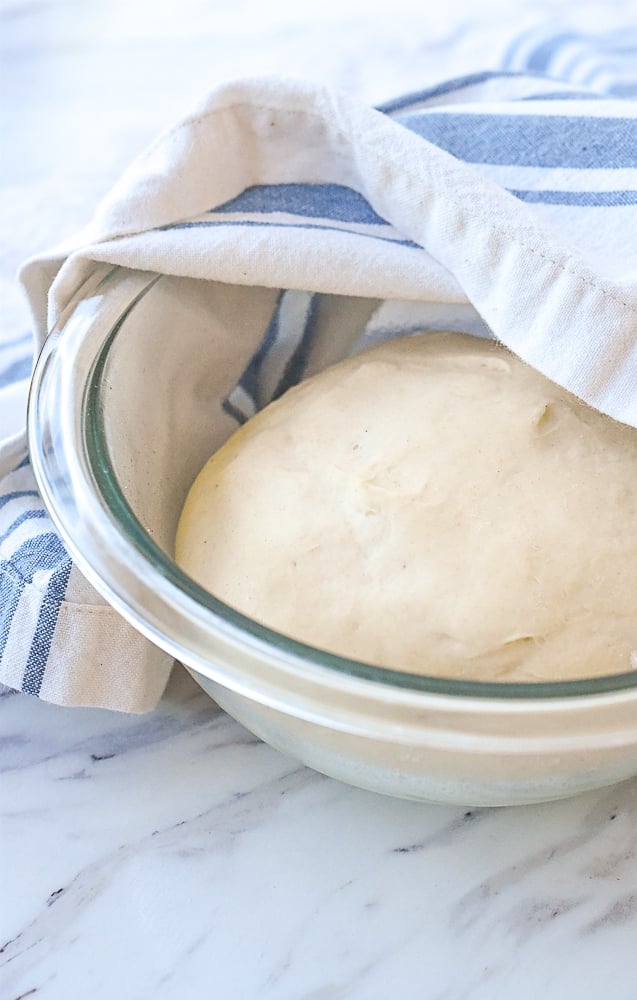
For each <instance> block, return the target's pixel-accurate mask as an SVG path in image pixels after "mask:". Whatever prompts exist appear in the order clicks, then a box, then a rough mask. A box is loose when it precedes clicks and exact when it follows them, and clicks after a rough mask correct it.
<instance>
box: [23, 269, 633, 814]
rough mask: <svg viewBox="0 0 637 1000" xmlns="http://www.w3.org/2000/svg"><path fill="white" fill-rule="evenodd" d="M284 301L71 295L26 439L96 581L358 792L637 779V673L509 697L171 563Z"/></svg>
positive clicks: (519, 796)
mask: <svg viewBox="0 0 637 1000" xmlns="http://www.w3.org/2000/svg"><path fill="white" fill-rule="evenodd" d="M274 295H275V292H274V291H273V290H270V289H247V288H238V287H233V286H228V285H217V284H215V283H209V282H198V281H194V280H191V279H183V278H167V277H159V276H157V275H153V274H149V273H144V272H133V271H125V270H122V269H119V268H109V267H106V266H102V267H98V268H96V270H95V272H94V273H93V274H91V276H90V277H89V278H88V280H87V281H86V282H85V284H84V285H83V287H82V288H81V289H80V290H79V291H78V293H77V296H76V298H75V300H74V302H73V303H72V304H71V306H70V307H69V309H68V310H67V311H66V313H65V315H64V316H63V317H62V318H61V321H60V323H59V324H58V326H57V328H56V329H55V330H53V331H52V333H51V335H50V337H49V339H48V340H47V343H46V345H45V347H44V349H43V352H42V355H41V357H40V360H39V362H38V365H37V368H36V372H35V376H34V379H33V384H32V389H31V397H30V402H29V441H30V449H31V456H32V462H33V466H34V470H35V474H36V476H37V479H38V483H39V486H40V489H41V491H42V495H43V497H44V500H45V503H46V504H47V507H48V508H49V510H50V512H51V515H52V517H53V519H54V521H55V523H56V525H57V527H58V529H59V531H60V534H61V535H62V537H63V539H64V541H65V543H66V545H67V546H68V548H69V550H70V551H71V553H72V555H73V556H74V558H75V559H76V561H77V563H78V564H79V566H80V568H81V569H82V570H83V572H84V573H85V574H86V576H87V577H88V578H89V579H90V580H91V582H92V583H93V584H94V585H95V587H96V588H97V589H98V590H99V591H100V592H101V593H102V594H103V595H104V596H105V597H106V598H107V599H108V600H109V601H110V602H111V604H112V605H113V606H114V607H115V608H117V609H118V610H119V611H120V612H121V614H122V615H123V616H124V617H125V618H126V619H128V621H130V622H131V623H132V624H133V625H134V626H135V627H136V628H137V629H139V631H141V632H142V633H143V634H144V635H146V636H147V637H148V638H149V639H150V640H152V641H153V642H154V643H156V644H157V645H158V646H160V647H162V648H163V649H164V650H166V651H167V652H169V653H170V654H172V655H174V656H175V657H176V658H177V659H179V660H180V661H181V662H182V663H184V664H185V665H186V667H187V668H188V669H189V670H190V671H191V673H192V674H193V676H194V677H195V678H196V680H197V681H198V682H199V683H200V684H201V686H202V687H203V688H204V689H205V690H206V691H207V692H209V694H210V695H211V696H212V697H213V698H214V699H215V700H216V701H217V702H218V703H219V704H220V705H221V706H222V707H223V708H225V709H226V710H227V711H228V712H229V713H230V714H231V715H232V716H234V717H235V718H236V719H238V720H239V721H240V722H242V723H243V724H244V725H245V726H246V727H247V728H248V729H250V730H252V731H253V732H254V733H255V734H257V735H258V736H260V737H261V738H262V739H264V740H266V741H267V742H268V743H270V744H272V745H273V746H275V747H277V748H279V749H280V750H282V751H284V752H285V753H288V754H290V755H291V756H293V757H296V758H298V759H299V760H301V761H303V762H305V763H306V764H308V765H310V766H311V767H314V768H316V769H317V770H319V771H323V772H325V773H326V774H330V775H332V776H335V777H337V778H340V779H342V780H345V781H348V782H350V783H352V784H355V785H358V786H361V787H365V788H370V789H374V790H376V791H380V792H384V793H388V794H391V795H398V796H402V797H408V798H414V799H421V800H426V801H439V802H455V803H462V804H466V805H504V804H509V803H526V802H538V801H543V800H547V799H552V798H561V797H564V796H568V795H573V794H576V793H578V792H580V791H583V790H585V789H590V788H594V787H598V786H601V785H604V784H610V783H612V782H615V781H619V780H621V779H623V778H626V777H629V776H632V775H634V774H637V674H635V673H629V674H619V675H616V676H605V677H600V678H595V679H592V680H579V681H566V682H560V683H542V684H507V683H479V682H468V681H454V680H446V679H442V678H440V677H429V676H426V675H424V676H416V675H413V674H406V673H401V672H399V671H392V670H386V669H382V668H379V667H375V666H371V665H369V664H365V663H358V662H354V661H352V660H347V659H344V658H342V657H338V656H333V655H330V654H328V653H325V652H322V651H320V650H318V649H314V648H312V647H310V646H306V645H304V644H303V643H300V642H295V641H293V640H291V639H289V638H287V637H285V636H283V635H280V634H278V633H276V632H274V631H272V630H270V629H267V628H264V627H263V626H261V625H259V624H258V623H256V622H254V621H252V620H250V619H248V618H246V617H245V616H243V615H241V614H239V613H238V612H236V611H234V610H233V609H232V608H230V607H228V606H227V605H225V604H224V603H223V602H221V601H219V600H217V599H216V598H214V597H213V596H212V595H211V594H209V593H207V592H206V591H204V590H203V589H202V588H201V587H199V586H198V585H197V584H196V583H194V582H193V581H192V580H191V579H190V578H189V577H187V576H186V575H185V574H184V573H183V572H182V571H181V570H180V569H179V567H178V566H177V565H176V564H175V562H174V561H173V559H172V546H173V540H174V535H175V530H176V525H177V520H178V517H179V512H180V510H181V506H182V503H183V500H184V498H185V496H186V493H187V490H188V488H189V486H190V484H191V482H192V480H193V479H194V476H195V474H196V473H197V472H198V470H199V468H200V467H201V466H202V465H203V463H204V461H205V460H206V459H207V458H208V457H209V455H210V453H211V452H212V451H213V450H214V448H215V447H217V446H218V445H220V444H221V443H222V442H223V440H225V438H226V437H227V436H228V434H229V433H231V431H232V430H233V429H234V424H233V423H232V421H231V420H230V418H229V417H228V416H227V415H226V414H225V413H224V411H223V409H222V407H221V401H222V399H223V398H224V396H225V394H226V393H227V392H228V390H229V389H230V388H231V387H232V385H234V383H235V382H236V379H237V377H238V375H239V373H240V371H241V370H242V368H243V366H244V365H245V363H246V361H247V359H248V358H249V357H250V355H251V354H252V352H253V351H254V349H255V346H256V344H257V340H258V336H259V334H260V331H262V330H263V329H264V326H265V322H266V320H267V316H268V315H269V312H270V310H271V308H272V303H273V300H274ZM388 628H391V622H389V623H388ZM426 657H427V650H423V660H424V661H425V662H426Z"/></svg>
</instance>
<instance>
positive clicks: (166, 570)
mask: <svg viewBox="0 0 637 1000" xmlns="http://www.w3.org/2000/svg"><path fill="white" fill-rule="evenodd" d="M147 277H148V275H147ZM152 277H156V276H152ZM158 280H162V278H161V277H160V278H159V279H158ZM154 284H155V280H153V281H151V282H150V283H149V284H148V286H147V288H146V289H145V291H144V292H143V295H145V294H146V292H148V291H149V290H150V289H151V288H152V285H154ZM106 294H108V292H106ZM140 297H142V296H138V298H137V299H136V301H138V300H139V298H140ZM134 305H135V303H133V304H132V307H131V308H134ZM128 311H130V310H128ZM128 311H127V313H126V315H128ZM122 326H123V323H122V322H118V323H115V324H114V325H113V326H112V328H111V329H110V330H109V332H108V335H107V336H106V337H105V339H104V340H103V342H102V343H101V344H100V347H99V350H98V351H97V353H96V354H95V356H94V360H93V364H92V368H91V373H90V378H89V379H88V382H87V384H86V386H85V391H84V393H83V400H82V414H81V431H82V436H83V440H84V444H85V448H86V452H85V458H86V461H87V465H88V469H89V471H90V474H91V478H92V479H93V482H94V485H95V487H96V489H97V490H98V492H99V494H100V496H101V499H102V501H103V502H104V504H105V505H106V507H107V508H108V511H109V513H110V515H111V517H112V519H113V521H114V522H115V524H116V525H117V527H118V530H119V531H120V532H122V533H123V535H124V536H125V537H126V539H127V540H128V542H129V543H130V544H132V545H133V547H134V548H135V549H136V550H137V552H138V553H139V554H140V555H141V556H142V558H143V560H144V561H145V562H146V564H147V565H148V567H149V570H151V571H152V572H154V573H157V574H159V576H160V577H161V578H162V580H163V581H164V582H165V583H167V584H168V585H169V586H170V588H171V590H172V591H173V593H174V595H175V596H176V598H177V600H178V599H179V596H180V595H181V596H182V597H184V598H186V599H187V601H188V602H190V601H194V602H196V603H197V604H198V605H199V606H200V607H201V608H203V609H205V610H206V611H207V612H208V614H209V617H210V625H211V627H212V628H214V626H215V622H217V623H219V621H220V622H222V623H223V624H224V626H225V627H226V628H228V627H229V628H230V629H231V630H232V632H233V633H234V634H235V638H238V639H242V638H243V639H244V640H247V639H248V637H250V638H251V639H256V640H257V641H258V642H259V643H260V644H265V645H266V646H267V647H269V648H271V649H272V650H273V651H275V650H276V651H278V652H279V653H281V652H282V653H283V654H287V655H291V656H292V657H294V658H295V660H297V661H298V660H299V659H301V660H304V661H306V662H308V663H310V664H312V665H313V666H317V667H320V668H324V669H327V670H329V671H332V672H336V673H337V674H339V675H341V676H343V675H345V676H348V677H350V678H359V679H361V680H364V681H371V682H374V683H375V684H379V685H384V686H385V687H388V688H392V689H396V688H398V689H402V690H403V691H404V692H405V693H407V692H408V691H412V692H414V693H421V694H433V695H445V696H451V697H452V698H460V699H466V698H470V699H475V698H477V699H491V700H499V701H502V700H504V701H510V702H513V701H525V702H529V701H536V700H543V699H556V698H559V699H564V698H582V697H590V696H593V695H603V694H610V693H618V692H621V691H625V692H629V691H631V690H634V689H637V672H622V673H618V674H608V675H602V676H600V677H587V678H578V679H572V680H559V681H538V682H512V681H475V680H466V679H457V678H447V677H441V676H432V675H427V674H414V673H408V672H406V671H401V670H395V669H390V668H387V667H381V666H377V665H375V664H370V663H366V662H364V661H359V660H355V659H350V658H348V657H344V656H339V655H337V654H335V653H330V652H327V651H324V650H321V649H319V648H317V647H315V646H312V645H309V644H307V643H304V642H301V641H300V640H297V639H292V638H290V637H288V636H286V635H284V634H283V633H280V632H278V631H276V630H275V629H271V628H269V627H268V626H266V625H262V624H261V623H259V622H257V621H255V620H254V619H252V618H250V617H248V616H246V615H244V614H242V613H241V612H239V611H237V610H236V609H234V608H232V607H231V606H230V605H228V604H226V603H225V602H223V601H221V600H220V599H219V598H217V597H215V596H214V595H213V594H211V593H210V592H208V591H207V590H205V589H204V588H203V587H201V586H200V585H199V584H197V583H196V582H195V581H194V580H193V579H192V578H190V577H189V576H188V575H187V574H186V573H185V572H184V571H183V570H182V569H181V568H180V567H179V566H178V565H177V563H176V562H175V561H174V559H172V558H171V557H170V556H168V555H167V554H166V553H165V552H164V551H163V550H162V549H161V548H160V546H159V545H157V543H156V542H155V541H154V540H153V539H152V537H151V536H150V535H149V534H148V532H147V531H146V530H145V529H144V527H143V525H142V524H141V522H140V521H139V520H138V518H137V517H136V515H135V513H134V511H133V510H132V508H131V507H130V505H129V504H128V502H127V500H126V498H125V496H124V494H123V492H122V490H121V488H120V486H119V482H118V479H117V475H116V473H115V470H114V468H113V464H112V462H111V458H110V454H109V449H108V444H107V434H106V428H105V426H104V420H103V417H104V407H103V405H102V377H103V375H104V373H105V370H106V368H107V365H108V361H109V357H110V352H111V350H112V349H113V346H114V344H115V343H116V340H117V337H118V335H119V333H120V331H121V329H122Z"/></svg>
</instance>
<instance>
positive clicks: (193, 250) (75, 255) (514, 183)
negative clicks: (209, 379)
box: [0, 42, 637, 711]
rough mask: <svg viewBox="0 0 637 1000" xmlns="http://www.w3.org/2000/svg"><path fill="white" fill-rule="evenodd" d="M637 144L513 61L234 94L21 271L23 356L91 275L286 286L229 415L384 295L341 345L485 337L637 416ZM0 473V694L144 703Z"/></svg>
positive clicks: (186, 124)
mask: <svg viewBox="0 0 637 1000" xmlns="http://www.w3.org/2000/svg"><path fill="white" fill-rule="evenodd" d="M538 44H539V45H541V44H544V43H542V42H540V43H538ZM512 58H513V56H512ZM622 87H623V90H622V93H626V92H627V91H626V81H625V79H622ZM636 130H637V101H633V100H632V99H630V98H629V97H621V98H617V97H614V96H613V95H612V94H610V95H609V94H607V95H604V94H602V93H601V92H597V91H595V90H592V89H591V88H589V87H586V86H584V85H583V84H582V83H581V82H579V81H575V82H573V81H570V80H557V79H555V78H552V77H546V76H541V75H536V74H534V73H524V72H518V71H516V70H507V71H506V72H497V73H495V72H490V73H483V74H477V75H473V76H471V77H466V78H463V79H459V80H458V79H457V80H454V81H451V82H448V83H444V84H441V85H440V86H438V87H435V88H432V89H429V90H428V91H426V92H422V93H419V94H412V95H409V96H407V97H405V98H402V99H399V100H396V101H392V102H391V103H390V104H388V105H386V106H385V107H382V108H380V109H372V108H370V107H368V106H366V105H365V104H363V103H362V102H360V101H358V100H357V99H354V98H352V97H350V96H348V95H344V94H341V93H336V92H334V91H332V90H330V89H329V88H325V87H321V86H318V85H316V84H314V83H309V82H306V81H300V80H284V79H273V78H265V79H255V80H240V81H237V82H234V83H229V84H227V85H225V86H223V87H220V88H218V89H216V90H215V91H214V92H213V93H212V94H211V95H210V96H209V97H208V98H207V99H206V100H205V101H204V102H203V103H202V104H201V106H200V107H199V108H197V109H196V110H195V112H194V113H193V114H192V115H191V116H189V117H188V118H186V119H185V120H184V121H182V122H180V123H179V124H178V125H176V126H175V127H174V128H173V129H171V130H170V131H169V132H167V133H166V134H165V135H163V136H161V137H160V138H159V139H158V140H157V142H156V143H155V144H154V145H153V146H152V147H151V148H150V149H149V150H148V151H147V153H145V154H144V155H143V156H142V157H140V158H139V159H138V160H137V161H136V162H135V163H134V164H133V165H132V166H131V168H130V169H129V170H128V171H127V173H126V174H125V175H124V176H123V177H122V179H121V181H120V182H119V183H118V184H117V186H116V187H115V188H114V190H113V191H112V192H111V194H110V195H109V196H108V197H107V198H106V200H105V201H104V202H103V203H102V204H101V205H100V206H99V207H98V209H97V211H96V214H95V217H94V219H93V222H92V223H91V224H90V226H89V227H88V228H87V229H86V230H85V231H84V232H83V233H82V234H80V235H79V236H78V238H77V239H76V240H74V241H72V243H71V244H70V245H68V246H65V247H61V248H59V249H58V250H57V251H55V252H53V253H51V254H46V255H42V256H40V257H38V258H36V259H33V260H31V261H29V262H27V264H26V265H25V266H24V268H23V270H22V281H23V283H24V287H25V289H26V292H27V295H28V297H29V301H30V304H31V308H32V312H33V317H34V329H35V339H36V346H37V345H39V344H41V343H42V342H43V340H44V338H45V337H46V332H47V330H49V329H51V327H52V326H53V325H54V324H55V322H56V320H57V319H58V317H59V316H60V314H61V312H62V311H63V310H64V308H65V307H66V306H67V305H68V303H69V302H70V301H71V300H72V298H73V296H74V293H75V292H76V290H77V289H78V287H79V286H80V285H81V284H82V282H83V280H84V279H85V278H86V277H87V275H88V274H89V273H90V271H91V269H92V268H93V267H94V266H95V262H104V263H109V264H117V265H120V266H122V267H131V268H139V269H143V270H150V271H157V272H161V273H166V274H177V275H187V276H191V277H195V278H199V279H201V280H218V281H224V282H231V283H234V284H240V285H261V286H268V287H272V288H277V289H280V290H281V291H280V295H279V297H278V300H277V304H276V306H275V309H274V313H273V315H272V318H271V321H270V324H269V326H268V328H267V330H264V337H263V343H262V345H261V347H260V348H259V350H258V351H257V354H256V355H255V356H254V358H253V359H252V361H251V363H250V365H249V366H248V368H247V369H246V371H245V372H244V373H243V375H242V377H241V380H240V381H239V383H238V384H237V386H236V388H235V390H234V392H233V393H231V394H230V396H229V397H228V400H227V401H226V408H227V409H228V412H230V413H232V415H233V416H234V417H235V419H236V420H237V422H241V421H242V420H244V419H245V418H246V417H247V416H249V415H250V414H251V413H252V412H253V411H254V410H255V409H256V408H258V407H260V406H262V405H264V403H266V402H267V401H268V399H269V398H272V396H274V395H278V394H280V392H281V391H283V390H284V389H285V388H286V387H287V386H288V385H292V384H294V382H296V381H298V380H299V379H300V378H302V377H303V374H304V358H305V357H306V355H307V346H308V340H309V339H311V337H312V332H313V327H312V313H313V309H312V303H313V300H314V297H315V296H316V295H322V294H338V295H346V296H347V295H356V296H369V297H371V298H374V299H383V300H384V301H383V302H382V304H381V305H380V306H378V308H377V309H375V311H374V313H373V315H372V316H371V319H369V321H368V323H367V324H366V326H365V328H364V329H362V330H361V331H360V337H359V338H358V341H357V342H356V344H355V347H354V349H360V347H361V346H365V344H367V343H374V342H376V341H378V340H381V339H385V338H387V337H390V336H395V335H397V334H400V333H404V332H409V331H411V330H413V329H416V328H418V329H423V328H424V329H427V328H430V329H431V328H438V329H440V328H451V329H464V330H467V331H469V332H473V333H476V334H477V335H482V336H494V337H497V338H498V339H499V340H501V341H502V342H503V343H505V344H506V345H507V346H509V347H510V348H511V349H512V350H513V351H515V352H516V353H517V354H519V355H520V356H521V357H522V358H524V359H525V360H526V361H527V362H529V363H530V364H532V365H534V366H535V367H536V368H538V369H539V370H540V371H542V372H543V373H544V374H546V375H547V376H548V377H550V378H552V379H554V380H555V381H557V382H560V383H561V384H563V385H565V386H567V387H568V388H569V389H570V390H571V391H573V392H574V393H576V394H577V395H579V396H580V397H581V398H583V399H585V400H586V401H587V402H588V403H590V404H591V405H593V406H595V407H597V408H599V409H601V410H603V411H604V412H606V413H608V414H610V415H611V416H613V417H615V418H616V419H619V420H622V421H625V422H627V423H630V424H633V425H635V426H637V391H635V376H636V375H637V335H636V334H637V225H636V223H637V142H636V141H635V139H636V137H637V131H636ZM23 347H24V345H23V344H21V343H20V341H16V343H14V344H11V343H10V344H8V345H7V344H5V345H4V346H3V348H2V353H0V388H1V387H2V385H3V383H6V385H7V386H8V385H9V384H10V383H11V382H13V380H14V375H15V374H16V373H17V375H18V376H24V374H25V372H24V365H25V362H24V353H23ZM3 372H4V374H2V373H3ZM0 476H2V478H1V479H0V681H2V682H3V683H5V684H7V685H9V686H11V687H14V688H16V689H19V690H22V691H25V692H27V693H30V694H34V695H37V696H39V697H42V698H45V699H47V700H50V701H54V702H56V703H59V704H81V705H99V706H103V707H108V708H114V709H120V710H126V711H143V710H147V709H149V708H151V707H152V706H153V705H154V704H155V703H156V701H157V699H158V698H159V697H160V695H161V692H162V690H163V686H164V684H165V681H166V679H167V676H168V672H169V669H170V660H169V658H168V657H167V656H166V655H165V654H164V653H163V652H161V651H160V650H157V649H155V648H154V647H153V646H151V645H150V644H149V643H148V642H147V641H146V640H145V639H142V638H141V637H140V636H139V635H138V634H137V633H136V632H135V631H134V630H133V629H132V627H130V626H129V625H128V624H127V623H125V622H124V621H123V620H122V619H121V618H120V617H119V616H118V615H117V614H116V613H115V612H114V611H113V610H112V609H111V608H110V607H109V606H108V605H107V604H106V603H105V602H104V601H103V600H102V599H101V598H100V596H99V595H98V594H97V593H96V592H95V591H94V590H93V588H92V587H90V586H89V585H88V583H86V581H85V580H84V579H83V577H82V576H81V574H80V573H79V571H78V570H77V568H76V567H75V566H74V565H73V564H72V562H71V560H70V559H69V557H68V554H67V553H66V552H65V550H64V547H63V545H62V544H61V542H60V539H59V538H58V536H57V535H56V533H55V530H54V528H53V526H52V524H51V521H50V520H49V518H48V516H47V513H46V511H45V510H44V508H43V505H42V501H41V499H40V498H39V496H38V494H37V488H36V486H35V483H34V480H33V477H32V473H31V469H30V466H29V461H28V455H27V452H26V446H25V441H24V437H23V436H22V435H19V436H17V437H14V438H12V439H9V440H7V441H5V442H3V443H2V444H1V445H0Z"/></svg>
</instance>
